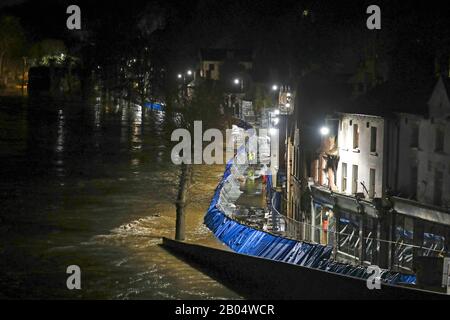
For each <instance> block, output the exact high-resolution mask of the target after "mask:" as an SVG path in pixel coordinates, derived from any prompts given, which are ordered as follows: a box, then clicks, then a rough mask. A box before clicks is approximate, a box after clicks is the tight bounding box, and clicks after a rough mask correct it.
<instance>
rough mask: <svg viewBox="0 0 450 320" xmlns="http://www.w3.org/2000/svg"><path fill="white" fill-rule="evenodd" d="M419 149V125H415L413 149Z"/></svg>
mask: <svg viewBox="0 0 450 320" xmlns="http://www.w3.org/2000/svg"><path fill="white" fill-rule="evenodd" d="M418 147H419V125H418V124H417V123H414V124H413V125H412V127H411V148H418Z"/></svg>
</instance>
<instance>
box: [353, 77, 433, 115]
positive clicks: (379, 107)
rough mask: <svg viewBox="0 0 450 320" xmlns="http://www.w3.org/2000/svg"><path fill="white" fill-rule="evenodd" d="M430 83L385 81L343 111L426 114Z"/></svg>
mask: <svg viewBox="0 0 450 320" xmlns="http://www.w3.org/2000/svg"><path fill="white" fill-rule="evenodd" d="M432 90H433V86H432V83H421V84H420V85H411V84H405V83H401V84H399V83H391V82H385V83H383V84H381V85H379V86H377V87H375V88H373V89H372V90H370V91H369V92H367V93H366V94H364V95H362V96H360V97H358V98H357V99H355V100H354V101H352V103H350V104H349V106H348V110H344V111H345V112H353V113H360V114H369V115H378V116H389V115H392V114H393V113H397V112H398V113H400V112H401V113H410V114H418V115H424V116H425V115H427V113H428V105H427V101H428V99H429V97H430V95H431V93H432Z"/></svg>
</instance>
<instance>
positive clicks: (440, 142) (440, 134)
mask: <svg viewBox="0 0 450 320" xmlns="http://www.w3.org/2000/svg"><path fill="white" fill-rule="evenodd" d="M435 138H436V139H435V140H436V143H435V151H436V152H443V151H444V130H443V129H442V128H436V137H435Z"/></svg>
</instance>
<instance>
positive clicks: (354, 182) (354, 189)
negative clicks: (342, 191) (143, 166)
mask: <svg viewBox="0 0 450 320" xmlns="http://www.w3.org/2000/svg"><path fill="white" fill-rule="evenodd" d="M357 192H358V166H356V165H353V167H352V193H353V194H355V193H357Z"/></svg>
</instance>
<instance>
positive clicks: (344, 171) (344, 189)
mask: <svg viewBox="0 0 450 320" xmlns="http://www.w3.org/2000/svg"><path fill="white" fill-rule="evenodd" d="M341 189H342V190H341V191H342V192H347V164H346V163H342V183H341Z"/></svg>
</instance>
